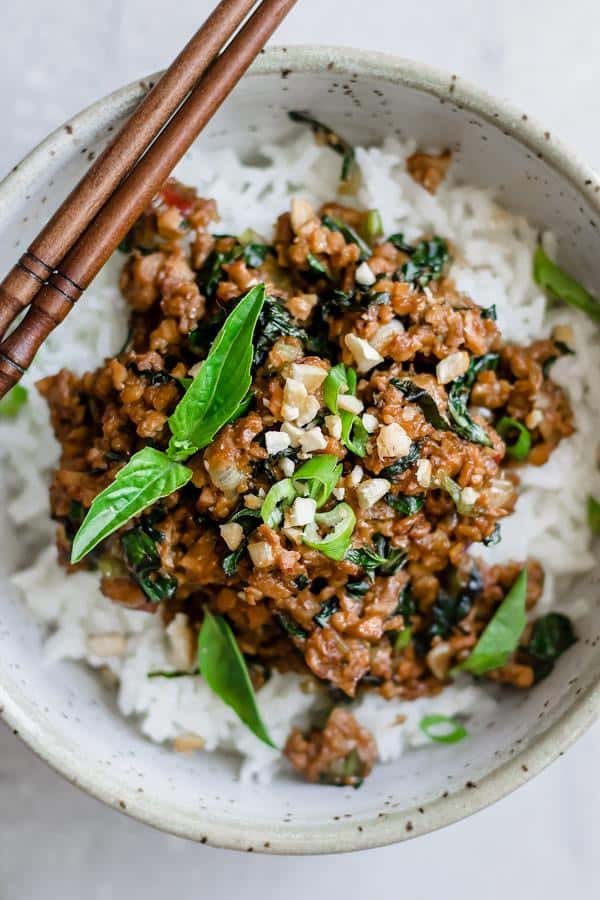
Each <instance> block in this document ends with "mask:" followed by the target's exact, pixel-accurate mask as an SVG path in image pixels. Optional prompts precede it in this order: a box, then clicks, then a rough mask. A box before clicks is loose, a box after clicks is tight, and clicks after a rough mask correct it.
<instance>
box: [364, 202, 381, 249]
mask: <svg viewBox="0 0 600 900" xmlns="http://www.w3.org/2000/svg"><path fill="white" fill-rule="evenodd" d="M363 234H364V236H365V240H367V241H368V242H369V244H372V243H373V241H374V240H375V239H376V238H378V237H381V235H382V234H383V222H382V220H381V213H380V212H379V210H378V209H370V210H369V211H368V213H367V215H366V216H365V221H364V225H363Z"/></svg>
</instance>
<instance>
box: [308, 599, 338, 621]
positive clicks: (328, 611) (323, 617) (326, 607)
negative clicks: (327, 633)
mask: <svg viewBox="0 0 600 900" xmlns="http://www.w3.org/2000/svg"><path fill="white" fill-rule="evenodd" d="M339 608H340V604H339V603H338V599H337V597H330V598H329V600H325V602H324V603H323V605H322V606H321V609H320V610H319V612H318V613H317V614H316V616H313V622H315V623H316V624H317V625H318V626H319V628H325V626H326V625H327V623H328V622H329V620H330V618H331V617H332V615H333V614H334V613H336V612H337V611H338V609H339Z"/></svg>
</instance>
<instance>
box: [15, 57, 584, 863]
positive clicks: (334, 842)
mask: <svg viewBox="0 0 600 900" xmlns="http://www.w3.org/2000/svg"><path fill="white" fill-rule="evenodd" d="M285 69H291V70H292V71H293V72H294V73H297V74H306V73H310V72H322V71H324V70H329V71H333V72H335V73H338V74H340V75H342V76H344V75H347V76H354V75H356V76H358V77H361V76H368V77H374V78H377V79H379V80H382V81H386V82H391V83H394V84H400V85H403V86H406V87H410V88H413V89H415V90H417V91H419V92H421V93H427V94H430V95H432V96H434V97H436V98H437V99H439V100H440V101H441V102H442V101H444V102H451V103H453V104H455V105H456V106H458V107H459V108H464V109H466V110H468V111H472V112H473V113H475V114H477V115H478V116H480V117H482V118H483V119H485V120H487V121H488V122H490V123H491V124H493V125H495V126H497V127H500V128H501V129H502V130H503V131H504V133H505V134H507V135H509V136H511V137H513V138H515V139H516V140H517V141H518V142H519V143H520V144H522V145H524V146H526V147H527V148H528V149H529V150H531V151H532V152H533V153H535V154H536V155H537V156H538V157H540V158H542V159H544V160H545V161H546V162H547V163H548V164H549V165H550V166H551V167H552V168H553V169H555V170H556V171H557V172H558V173H559V174H561V175H562V176H563V177H564V178H566V179H567V181H569V182H570V183H571V185H572V186H573V187H574V188H575V189H576V190H577V191H578V192H579V193H580V194H581V195H582V196H584V197H585V198H586V199H587V201H588V202H589V203H590V205H591V206H592V208H593V209H595V211H596V212H597V213H598V214H600V182H599V180H598V176H597V175H596V173H595V172H594V171H593V170H592V169H591V168H590V167H589V166H587V165H586V164H585V163H583V162H582V161H580V160H579V159H578V157H577V156H576V155H575V154H574V153H573V152H572V151H571V149H570V148H568V147H567V145H565V144H564V143H563V142H562V141H561V140H559V139H557V138H555V137H554V135H550V134H549V132H548V131H547V130H545V129H544V128H543V127H542V126H541V125H540V124H538V123H537V122H536V120H535V119H532V118H531V117H529V116H528V115H526V114H525V113H523V112H522V111H521V110H519V109H517V108H516V107H515V106H513V105H512V104H511V103H509V102H507V101H505V100H500V99H497V98H495V97H494V96H492V95H491V94H489V93H488V92H487V91H485V90H482V89H480V88H478V87H476V86H475V85H474V84H471V83H469V82H468V81H465V80H464V79H463V78H460V77H458V76H456V75H454V74H450V73H446V72H444V71H442V70H439V69H436V68H434V67H432V66H429V65H427V64H425V63H421V62H417V61H415V60H410V59H404V58H401V57H397V56H393V55H390V54H384V53H379V52H375V51H365V50H356V49H353V48H350V47H336V46H321V45H292V46H276V47H269V48H267V49H266V50H265V51H264V52H263V53H262V54H261V55H260V57H259V58H258V60H257V61H256V62H255V64H254V65H253V66H252V67H251V69H250V73H249V74H250V76H252V77H260V76H265V75H266V76H268V75H274V74H281V72H282V70H285ZM155 77H156V76H150V77H149V78H146V79H142V80H136V81H134V82H131V83H130V84H128V85H126V86H125V87H122V88H119V89H118V90H116V91H113V92H112V93H110V94H108V95H107V96H105V97H103V98H102V99H100V100H98V101H96V102H95V103H93V104H91V105H90V106H88V107H87V108H86V109H84V110H83V111H82V112H80V113H78V114H77V115H75V116H74V117H73V118H71V119H70V120H69V121H68V122H67V123H65V124H64V125H61V126H60V127H59V128H57V129H56V130H55V131H54V132H52V133H51V134H50V135H49V136H48V137H47V138H45V140H43V141H42V142H41V143H40V144H38V146H37V147H36V148H35V149H33V150H32V151H31V152H30V153H29V154H28V155H27V156H26V157H25V158H24V159H23V161H22V162H20V163H18V164H17V165H16V166H15V167H14V168H13V170H12V171H11V172H10V173H9V174H8V175H7V176H6V178H5V179H4V180H3V181H2V182H1V183H0V205H1V206H2V207H4V208H5V209H6V208H8V209H10V207H11V206H13V205H14V204H16V203H18V202H19V201H20V200H21V198H22V195H23V189H24V187H25V186H26V185H27V184H28V183H30V182H31V181H32V180H34V179H35V178H37V177H39V176H40V175H41V174H42V173H43V172H44V171H45V170H46V169H47V167H48V165H49V159H50V157H53V158H54V159H55V160H56V159H60V156H61V153H62V152H66V151H68V150H70V149H71V148H72V142H73V138H72V133H73V132H74V133H76V134H77V135H78V137H79V138H81V139H85V137H86V135H87V136H88V137H89V136H90V135H91V134H93V133H94V132H96V131H97V130H98V128H102V127H103V126H108V125H109V124H110V123H111V121H112V120H114V118H115V117H117V116H118V115H119V114H120V113H124V112H125V111H127V110H128V109H129V108H130V107H131V105H132V103H133V102H135V100H136V99H139V98H141V97H142V96H143V94H144V93H145V92H147V91H148V89H149V88H150V86H151V85H152V82H153V81H154V79H155ZM27 707H28V705H27V704H26V703H21V702H20V700H19V696H18V692H17V691H14V692H13V693H11V692H9V689H8V688H7V686H5V685H3V684H1V683H0V716H1V717H2V718H3V719H4V720H5V721H6V722H7V724H8V725H9V726H10V727H11V728H12V730H13V732H14V733H15V734H18V735H19V737H21V738H22V740H23V741H24V742H25V743H26V744H27V745H28V746H29V747H30V748H31V750H33V752H34V753H35V754H36V755H37V756H38V757H40V758H41V759H43V760H44V761H45V762H46V763H48V765H50V766H51V768H53V769H54V770H55V771H56V772H58V773H59V774H61V775H63V777H65V778H66V779H67V780H68V781H70V782H71V783H72V784H75V785H77V786H78V787H80V788H82V789H83V790H85V791H86V792H87V793H89V794H91V795H92V796H93V797H95V798H96V799H98V800H101V801H103V802H104V803H106V804H107V805H109V806H112V807H113V808H115V809H117V810H118V811H121V812H123V811H124V812H125V813H126V814H127V815H129V816H132V817H133V818H136V819H138V820H139V821H141V822H144V823H146V824H147V825H151V826H153V827H155V828H158V829H161V830H163V831H166V832H169V833H171V834H174V835H177V836H180V837H185V838H189V839H192V840H195V841H199V842H201V843H206V844H209V845H211V846H214V847H222V848H227V849H236V850H246V851H248V850H254V851H257V852H268V853H276V854H293V855H296V854H322V853H341V852H349V851H355V850H364V849H369V848H373V847H380V846H385V845H389V844H392V843H396V842H399V841H403V840H407V839H409V838H413V837H416V836H418V835H421V834H426V833H428V832H431V831H434V830H437V829H438V828H441V827H444V826H446V825H450V824H452V823H454V822H457V821H459V820H460V819H463V818H465V817H466V816H469V815H472V814H473V813H475V812H478V811H479V810H481V809H483V808H484V807H486V806H488V805H490V804H491V803H494V802H495V801H496V800H499V799H501V798H502V797H504V796H506V795H507V794H509V793H511V792H512V791H513V790H515V789H516V788H517V787H519V786H520V785H521V784H524V783H525V782H526V781H528V780H529V779H530V778H532V777H533V776H534V775H536V774H538V773H539V772H540V771H542V769H544V768H545V767H546V766H547V765H549V764H550V763H551V762H553V761H554V760H555V759H557V758H558V757H560V756H563V755H564V752H565V750H566V749H567V748H568V747H569V746H570V745H571V744H572V743H574V741H575V740H577V739H578V738H579V737H580V736H581V735H582V734H583V733H584V732H585V731H586V730H587V729H588V728H589V727H590V725H592V724H593V722H594V721H595V720H596V719H597V718H598V717H599V715H600V677H599V678H598V679H596V682H595V683H593V684H592V685H591V686H589V687H588V688H587V689H586V690H585V691H582V692H581V693H580V695H579V696H576V697H575V698H574V699H573V701H572V703H571V705H570V707H569V708H568V709H567V710H565V712H564V713H562V715H561V716H560V717H559V718H558V719H557V720H556V721H554V722H553V723H552V724H551V725H550V726H549V727H548V728H547V729H546V730H545V731H544V732H542V733H541V734H540V735H538V736H537V738H535V740H534V741H533V743H532V744H531V746H529V747H528V748H527V749H525V750H522V751H520V752H518V753H516V754H515V755H514V756H513V757H512V758H511V759H510V760H509V761H508V762H506V763H504V764H503V765H502V766H500V767H499V768H498V769H496V770H494V771H493V772H491V773H490V774H489V775H487V776H485V777H484V778H483V779H482V780H481V781H479V782H478V783H477V784H476V785H475V786H473V785H472V783H469V784H468V786H467V785H465V786H464V787H463V788H461V789H460V790H458V791H456V792H455V793H452V794H451V795H450V796H448V797H447V798H439V799H437V800H435V801H433V802H432V803H431V804H429V805H428V807H427V810H426V815H423V814H421V812H420V810H419V809H418V808H416V807H415V808H414V809H412V810H409V811H406V810H405V811H403V812H401V813H400V812H398V813H393V812H390V813H389V814H387V815H384V816H379V817H376V818H373V819H370V820H366V819H363V820H361V829H360V830H358V828H357V822H356V821H353V820H343V821H339V822H331V823H327V824H324V825H312V824H307V825H297V824H289V825H286V824H284V823H279V824H277V825H273V826H269V827H265V826H263V825H262V824H257V823H253V822H252V821H251V820H245V819H240V820H239V821H237V822H235V823H234V822H226V821H219V822H215V821H214V820H211V818H210V816H206V817H205V818H204V820H203V815H202V813H201V811H200V810H198V814H197V815H194V817H193V818H192V817H190V816H187V815H186V814H183V813H180V812H178V811H177V810H176V811H172V810H171V809H164V808H159V807H158V806H157V804H156V803H154V802H153V801H152V799H151V796H150V795H147V794H146V793H143V794H140V793H139V792H138V791H137V789H136V788H135V787H134V786H133V785H128V784H127V783H121V782H119V783H118V785H117V784H116V783H115V779H114V776H112V775H111V773H110V772H108V771H102V770H96V771H90V770H89V768H88V767H87V766H86V762H85V760H83V759H77V758H76V756H75V755H74V754H73V753H71V752H70V751H69V749H68V748H65V747H64V746H59V745H58V744H57V743H56V742H55V741H54V739H53V738H52V735H51V734H50V733H49V730H48V729H47V728H46V727H45V725H44V721H43V715H42V714H41V713H34V712H33V711H32V710H31V709H28V708H27ZM473 787H476V789H475V790H474V789H473Z"/></svg>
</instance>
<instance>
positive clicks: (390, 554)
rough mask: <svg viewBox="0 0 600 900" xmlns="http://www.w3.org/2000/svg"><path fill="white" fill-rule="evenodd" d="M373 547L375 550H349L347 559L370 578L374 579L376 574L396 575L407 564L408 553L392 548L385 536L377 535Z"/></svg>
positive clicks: (364, 548) (366, 548)
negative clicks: (359, 567)
mask: <svg viewBox="0 0 600 900" xmlns="http://www.w3.org/2000/svg"><path fill="white" fill-rule="evenodd" d="M373 545H374V546H373V549H371V548H370V547H359V548H357V549H352V550H348V552H347V553H346V556H345V558H346V559H347V560H348V562H351V563H354V565H355V566H361V568H363V569H364V570H365V571H366V572H367V574H368V575H369V577H370V578H373V577H374V575H375V572H378V573H379V574H380V575H395V573H396V572H397V571H398V569H400V568H401V567H402V566H403V565H404V564H405V563H406V551H405V550H403V549H402V547H392V546H391V545H390V543H389V541H388V540H387V538H385V537H383V535H381V534H377V535H375V537H374V538H373Z"/></svg>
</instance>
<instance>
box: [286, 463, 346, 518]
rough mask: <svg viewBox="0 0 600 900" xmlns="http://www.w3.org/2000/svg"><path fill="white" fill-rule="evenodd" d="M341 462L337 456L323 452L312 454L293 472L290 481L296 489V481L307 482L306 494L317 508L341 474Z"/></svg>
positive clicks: (325, 500)
mask: <svg viewBox="0 0 600 900" xmlns="http://www.w3.org/2000/svg"><path fill="white" fill-rule="evenodd" d="M342 468H343V466H342V464H341V462H339V461H338V458H337V456H333V455H332V454H330V453H323V454H321V455H319V456H313V458H312V459H309V460H308V462H305V463H304V464H303V465H301V466H300V468H299V469H297V470H296V471H295V472H294V475H293V477H292V482H293V484H294V487H295V488H296V491H298V492H299V490H298V485H297V482H304V481H306V482H308V496H309V497H312V499H313V500H315V501H316V504H317V509H318V508H320V507H321V506H323V504H324V503H326V502H327V500H328V499H329V497H330V496H331V492H332V490H333V489H334V487H335V486H336V484H337V483H338V481H339V480H340V478H341V475H342Z"/></svg>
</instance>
